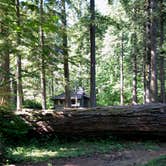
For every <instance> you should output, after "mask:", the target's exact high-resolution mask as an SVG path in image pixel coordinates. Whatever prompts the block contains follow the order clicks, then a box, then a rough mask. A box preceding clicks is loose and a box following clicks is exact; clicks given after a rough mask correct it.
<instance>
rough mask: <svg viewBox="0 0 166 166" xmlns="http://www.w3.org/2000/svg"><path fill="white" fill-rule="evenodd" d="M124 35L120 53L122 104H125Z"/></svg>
mask: <svg viewBox="0 0 166 166" xmlns="http://www.w3.org/2000/svg"><path fill="white" fill-rule="evenodd" d="M123 38H124V36H123V33H122V39H121V53H120V104H121V105H123V104H124V75H123V56H124V46H123Z"/></svg>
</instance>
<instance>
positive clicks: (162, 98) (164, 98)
mask: <svg viewBox="0 0 166 166" xmlns="http://www.w3.org/2000/svg"><path fill="white" fill-rule="evenodd" d="M164 38H165V33H164V3H163V0H160V57H159V58H160V60H159V62H160V67H159V72H160V77H159V79H160V101H161V102H163V103H165V102H166V95H165V71H164V65H165V62H164V61H165V58H164V54H165V52H164V50H163V44H164Z"/></svg>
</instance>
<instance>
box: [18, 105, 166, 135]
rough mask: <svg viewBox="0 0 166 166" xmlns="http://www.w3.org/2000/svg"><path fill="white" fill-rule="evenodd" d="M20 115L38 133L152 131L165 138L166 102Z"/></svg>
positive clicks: (89, 133)
mask: <svg viewBox="0 0 166 166" xmlns="http://www.w3.org/2000/svg"><path fill="white" fill-rule="evenodd" d="M18 114H19V116H20V117H21V118H22V119H23V120H24V121H25V122H26V123H28V124H29V125H31V126H32V128H33V130H34V131H35V132H36V133H38V134H57V135H58V134H60V135H83V136H86V135H95V134H97V135H99V134H103V133H107V132H109V133H112V134H115V133H116V134H127V135H133V134H141V135H143V134H150V135H154V136H162V137H166V104H149V105H137V106H112V107H97V108H91V109H64V110H47V111H45V112H43V111H34V110H33V111H24V112H20V113H18Z"/></svg>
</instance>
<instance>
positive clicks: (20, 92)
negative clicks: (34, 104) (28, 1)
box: [16, 0, 23, 110]
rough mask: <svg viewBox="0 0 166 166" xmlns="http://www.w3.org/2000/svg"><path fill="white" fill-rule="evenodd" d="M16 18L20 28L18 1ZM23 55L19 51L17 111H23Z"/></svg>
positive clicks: (19, 39) (19, 38) (19, 37)
mask: <svg viewBox="0 0 166 166" xmlns="http://www.w3.org/2000/svg"><path fill="white" fill-rule="evenodd" d="M16 16H17V26H18V27H20V2H19V0H16ZM20 35H21V34H20V32H17V47H19V46H20V44H21V36H20ZM21 63H22V62H21V55H20V52H19V51H17V57H16V66H17V71H16V80H17V110H22V102H23V101H22V99H23V90H22V71H21V70H22V66H21V65H22V64H21Z"/></svg>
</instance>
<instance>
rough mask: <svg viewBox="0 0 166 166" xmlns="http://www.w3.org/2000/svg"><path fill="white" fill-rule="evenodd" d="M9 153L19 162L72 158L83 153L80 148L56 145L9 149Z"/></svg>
mask: <svg viewBox="0 0 166 166" xmlns="http://www.w3.org/2000/svg"><path fill="white" fill-rule="evenodd" d="M8 153H9V154H10V155H11V156H12V158H13V159H14V160H17V161H35V162H36V161H45V160H48V159H51V158H58V157H70V156H71V157H72V156H77V155H78V154H79V153H81V151H80V149H79V148H74V147H67V146H66V147H60V146H58V147H57V146H56V145H52V146H48V147H47V148H45V147H44V148H41V147H40V148H39V147H30V146H29V147H16V148H10V149H8ZM81 154H82V153H81Z"/></svg>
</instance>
